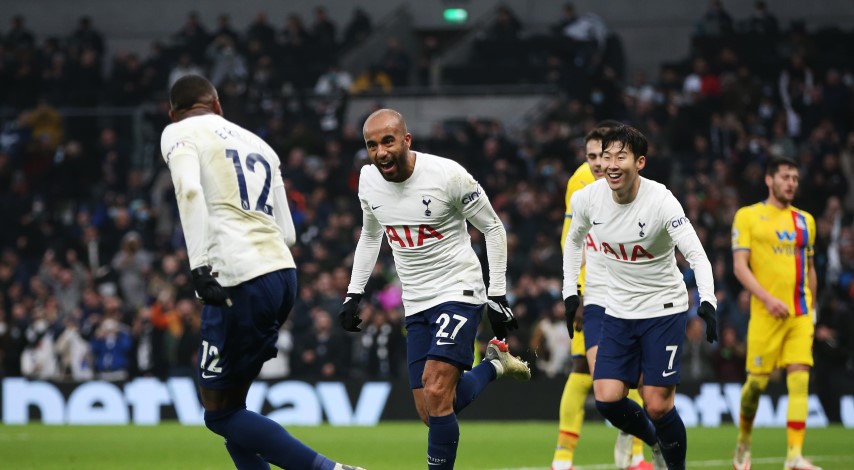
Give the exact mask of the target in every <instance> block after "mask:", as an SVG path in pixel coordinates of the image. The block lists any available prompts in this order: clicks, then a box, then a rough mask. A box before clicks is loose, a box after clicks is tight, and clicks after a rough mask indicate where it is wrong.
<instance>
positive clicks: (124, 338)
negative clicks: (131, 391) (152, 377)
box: [91, 318, 133, 380]
mask: <svg viewBox="0 0 854 470" xmlns="http://www.w3.org/2000/svg"><path fill="white" fill-rule="evenodd" d="M91 347H92V355H93V358H94V365H95V367H94V369H95V374H96V377H97V378H99V379H101V380H126V379H127V378H128V374H129V372H130V367H131V357H132V354H133V351H132V347H133V341H132V339H131V337H130V334H128V332H127V327H126V326H125V325H123V324H121V323H119V321H118V320H116V319H114V318H106V319H104V321H102V322H101V324H100V326H98V329H97V330H96V331H95V338H94V339H93V340H92V342H91Z"/></svg>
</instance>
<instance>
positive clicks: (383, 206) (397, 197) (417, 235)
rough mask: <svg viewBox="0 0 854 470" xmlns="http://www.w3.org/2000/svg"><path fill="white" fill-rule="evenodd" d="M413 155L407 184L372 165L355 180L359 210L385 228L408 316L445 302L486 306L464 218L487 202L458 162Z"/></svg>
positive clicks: (480, 278)
mask: <svg viewBox="0 0 854 470" xmlns="http://www.w3.org/2000/svg"><path fill="white" fill-rule="evenodd" d="M414 153H416V163H415V169H414V171H413V173H412V175H411V176H410V177H409V178H407V179H406V181H403V182H401V183H392V182H389V181H386V180H385V179H384V178H383V177H382V175H381V174H380V172H379V170H377V168H376V167H375V166H373V165H366V166H364V167H362V172H361V176H360V179H359V201H360V202H361V205H362V211H363V212H364V214H365V217H373V218H375V219H376V221H377V222H378V223H379V224H380V225H381V226H382V227H383V231H384V232H385V237H386V240H388V243H389V245H390V246H391V249H392V253H393V254H394V261H395V265H396V268H397V274H398V277H399V278H400V282H401V284H402V286H403V306H404V310H405V312H406V315H413V314H415V313H418V312H421V311H423V310H426V309H428V308H430V307H433V306H436V305H439V304H441V303H443V302H449V301H456V302H465V303H470V304H483V303H486V288H485V287H484V282H483V273H482V271H481V265H480V261H479V260H478V258H477V255H476V254H475V252H474V250H473V249H472V246H471V237H469V234H468V227H467V223H466V218H468V217H469V216H471V215H473V214H475V213H477V212H478V211H479V210H481V209H482V208H483V207H484V206H485V205H488V204H489V200H488V199H487V197H486V194H485V193H484V192H483V189H481V187H480V185H479V184H478V183H477V181H476V180H475V179H474V177H472V176H471V175H470V174H469V173H468V172H467V171H466V170H465V169H464V168H463V167H462V166H461V165H460V164H458V163H457V162H454V161H453V160H449V159H446V158H442V157H437V156H435V155H430V154H426V153H421V152H414Z"/></svg>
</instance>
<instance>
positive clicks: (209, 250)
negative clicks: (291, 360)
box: [160, 75, 360, 470]
mask: <svg viewBox="0 0 854 470" xmlns="http://www.w3.org/2000/svg"><path fill="white" fill-rule="evenodd" d="M169 99H170V105H171V109H170V111H169V116H170V118H171V119H172V122H173V123H172V124H170V125H169V126H167V127H166V128H165V129H164V130H163V135H162V136H161V141H160V146H161V151H162V153H163V158H164V159H165V160H166V164H167V165H168V166H169V171H170V173H171V175H172V181H173V183H174V185H175V196H176V199H177V203H178V211H179V213H180V217H181V226H182V227H183V229H184V238H185V240H186V243H187V253H188V256H189V258H190V269H191V272H192V276H193V286H194V288H195V290H196V295H197V296H198V297H199V299H200V300H201V301H202V302H203V303H204V307H203V308H202V324H201V344H200V345H199V369H198V380H199V388H200V390H201V397H202V405H203V406H204V408H205V417H204V419H205V424H206V425H207V427H208V428H209V429H210V430H211V431H213V432H214V433H216V434H219V435H220V436H222V437H224V438H225V447H226V449H227V450H228V453H229V455H230V456H231V458H232V460H233V461H234V465H235V466H236V467H237V468H238V469H240V470H260V469H269V468H270V466H269V464H268V463H271V464H273V465H276V466H278V467H282V468H287V469H295V470H360V469H359V468H358V467H353V466H350V465H343V464H340V463H336V462H333V461H331V460H329V459H328V458H326V457H324V456H323V455H321V454H318V453H317V452H316V451H314V450H312V449H310V448H308V447H307V446H305V445H304V444H303V443H301V442H300V441H298V440H297V439H295V438H294V437H293V436H291V435H290V434H289V433H288V432H287V431H286V430H285V429H284V428H282V427H281V426H280V425H279V424H278V423H276V422H274V421H272V420H270V419H268V418H266V417H264V416H262V415H260V414H258V413H255V412H252V411H249V410H247V409H246V394H247V392H248V391H249V386H250V385H251V384H252V381H253V380H254V379H255V377H256V376H257V375H258V372H260V370H261V366H262V365H263V363H264V362H265V361H266V360H267V359H270V358H272V357H274V356H275V355H276V346H275V345H276V340H277V337H278V332H279V327H280V326H281V325H282V324H283V323H284V322H285V319H286V318H287V316H288V313H290V310H291V307H292V306H293V303H294V299H295V297H296V289H297V286H296V269H295V264H294V259H293V257H292V256H291V253H290V250H289V249H288V246H289V245H292V244H293V243H294V242H295V241H296V231H295V229H294V224H293V220H292V219H291V214H290V210H289V209H288V202H287V197H286V195H285V188H284V184H283V182H282V175H281V168H280V166H281V165H280V162H279V157H278V156H277V155H276V153H275V152H274V151H273V150H272V149H271V148H270V146H269V145H267V144H266V143H264V141H263V140H262V139H261V138H259V137H258V136H256V135H255V134H253V133H251V132H249V131H247V130H246V129H243V128H241V127H240V126H237V125H235V124H233V123H231V122H229V121H227V120H226V119H225V118H223V116H222V106H221V105H220V103H219V98H218V95H217V92H216V89H215V88H214V87H213V85H211V83H210V82H209V81H208V80H207V79H205V78H203V77H200V76H198V75H189V76H185V77H182V78H181V79H179V80H178V81H177V82H175V84H174V85H173V86H172V89H171V91H170V96H169Z"/></svg>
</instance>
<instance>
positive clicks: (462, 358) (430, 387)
mask: <svg viewBox="0 0 854 470" xmlns="http://www.w3.org/2000/svg"><path fill="white" fill-rule="evenodd" d="M362 132H363V134H364V138H365V146H366V147H367V150H368V155H369V157H370V159H371V165H366V166H364V167H363V168H362V171H361V174H360V176H359V202H360V203H361V206H362V232H361V235H360V236H359V242H358V244H357V245H356V253H355V255H354V257H353V272H352V276H351V278H350V285H349V286H348V287H347V297H346V299H345V300H344V304H343V305H342V307H341V311H340V313H339V318H340V322H341V326H342V327H343V328H344V329H346V330H347V331H353V332H358V331H361V330H360V328H359V323H361V322H362V319H361V318H360V317H359V311H358V305H359V301H360V300H361V298H362V295H363V293H364V289H365V285H366V283H367V282H368V278H369V276H370V274H371V272H372V271H373V269H374V265H375V264H376V261H377V255H378V254H379V251H380V245H381V243H382V240H383V236H385V238H386V240H387V241H388V244H389V245H390V246H391V250H392V253H393V254H394V262H395V266H396V268H397V274H398V277H399V278H400V282H401V284H402V287H403V307H404V312H405V314H406V331H407V335H406V354H407V363H408V364H409V385H410V388H411V389H412V395H413V398H414V400H415V408H416V410H417V411H418V415H419V416H420V417H421V420H422V421H423V422H424V423H425V424H426V425H428V426H429V428H430V431H429V432H428V435H427V465H426V466H427V468H429V469H431V470H445V469H452V468H454V462H455V460H456V455H457V443H458V441H459V438H460V429H459V423H458V422H457V413H458V412H459V411H460V410H462V409H463V408H465V407H466V406H467V405H468V404H469V403H471V402H472V400H474V398H475V397H476V396H477V395H478V394H479V393H480V392H481V391H482V390H483V389H484V388H485V387H486V386H487V385H488V384H489V383H490V382H492V381H493V380H495V379H496V378H498V377H501V376H505V377H506V376H512V377H516V378H518V379H524V380H527V379H529V378H530V377H531V372H530V370H529V369H528V366H527V365H526V364H524V363H523V362H521V361H520V360H518V359H516V358H514V357H512V356H511V355H510V354H509V352H508V350H507V345H506V344H505V343H504V342H503V341H501V340H502V339H504V338H505V337H506V335H507V330H508V329H513V328H516V327H517V323H516V320H515V318H514V317H513V313H512V312H511V311H510V307H509V305H508V303H507V299H506V292H505V289H506V286H505V279H504V276H505V270H506V266H507V237H506V234H505V232H504V226H503V224H502V223H501V219H499V217H498V215H497V214H496V213H495V211H494V210H493V209H492V205H491V204H490V203H489V199H488V198H487V196H486V194H485V193H484V191H483V189H481V187H480V185H479V184H478V183H477V180H475V179H474V178H473V177H472V176H471V175H470V174H469V173H468V172H467V171H466V170H465V169H464V168H463V167H462V166H461V165H460V164H458V163H456V162H454V161H452V160H448V159H446V158H441V157H438V156H435V155H430V154H427V153H422V152H416V151H413V150H411V149H410V144H411V142H412V135H411V134H409V132H407V129H406V122H405V121H404V119H403V116H401V114H400V113H398V112H397V111H394V110H392V109H381V110H378V111H376V112H374V113H373V114H371V115H370V116H369V117H368V119H367V120H366V121H365V124H364V126H363V129H362ZM466 221H468V222H470V223H471V224H472V225H473V226H474V227H475V228H476V229H478V230H480V231H481V232H483V234H484V238H485V239H486V257H487V260H488V262H489V288H486V286H485V285H484V282H483V274H482V271H481V267H480V261H479V260H478V258H477V255H476V254H475V252H474V250H473V249H472V246H471V239H470V237H469V234H468V225H467V222H466ZM485 306H486V307H487V310H488V311H489V319H490V322H491V324H492V330H493V332H494V333H495V336H496V337H497V338H496V339H494V340H492V341H490V343H489V345H488V346H487V352H486V359H485V360H484V361H482V362H481V363H480V364H478V365H477V366H475V367H473V368H472V363H473V362H474V340H475V336H476V334H477V330H478V325H479V324H480V321H481V318H482V317H483V311H484V307H485ZM468 369H471V370H468Z"/></svg>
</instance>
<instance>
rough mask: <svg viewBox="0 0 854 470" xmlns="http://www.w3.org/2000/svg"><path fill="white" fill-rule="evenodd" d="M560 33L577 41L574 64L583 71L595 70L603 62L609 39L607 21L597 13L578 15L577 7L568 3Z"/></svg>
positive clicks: (564, 10) (565, 6)
mask: <svg viewBox="0 0 854 470" xmlns="http://www.w3.org/2000/svg"><path fill="white" fill-rule="evenodd" d="M559 26H560V27H561V28H560V33H561V34H562V35H563V36H565V37H568V38H570V39H572V40H573V41H576V43H577V44H576V46H575V47H574V50H575V54H574V57H573V58H572V59H573V62H574V63H575V65H576V66H577V67H579V68H581V69H585V70H588V71H592V70H594V69H595V68H596V67H598V65H599V64H600V63H601V62H602V58H603V56H604V54H605V47H606V45H607V39H608V27H607V26H606V25H605V21H604V20H603V19H602V18H601V17H600V16H599V15H596V14H595V13H591V12H586V13H583V14H578V13H577V12H576V10H575V6H574V5H572V4H570V3H567V4H565V5H564V7H563V16H562V19H561V22H560V24H559Z"/></svg>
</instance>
